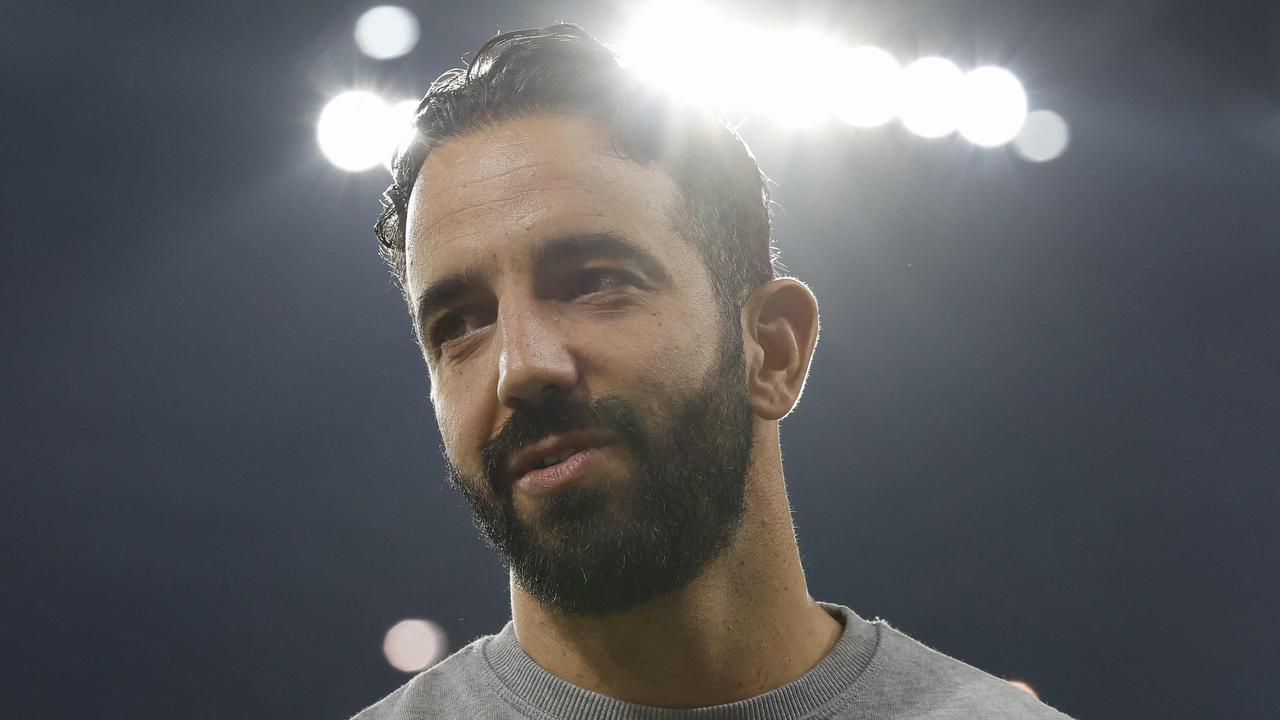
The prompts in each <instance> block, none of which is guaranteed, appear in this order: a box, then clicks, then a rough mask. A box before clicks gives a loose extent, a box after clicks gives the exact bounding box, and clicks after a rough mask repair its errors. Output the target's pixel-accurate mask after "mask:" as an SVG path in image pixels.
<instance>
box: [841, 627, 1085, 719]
mask: <svg viewBox="0 0 1280 720" xmlns="http://www.w3.org/2000/svg"><path fill="white" fill-rule="evenodd" d="M876 624H877V625H880V627H881V631H880V648H879V651H878V652H877V653H876V657H875V659H874V660H873V661H872V664H871V667H869V668H868V673H867V674H868V675H869V676H870V679H871V680H872V685H873V687H874V692H873V693H872V695H873V696H875V697H876V698H877V700H878V701H881V702H883V703H884V704H885V709H886V710H889V709H891V708H892V709H893V710H894V711H895V712H894V714H891V715H890V716H891V717H899V716H901V717H913V718H921V719H923V718H929V719H930V720H947V719H949V718H969V717H981V718H988V719H991V720H995V719H1001V720H1003V719H1006V718H1007V719H1008V720H1014V719H1015V718H1016V719H1017V720H1024V719H1031V720H1041V719H1043V720H1070V718H1069V717H1068V716H1066V715H1064V714H1062V713H1061V712H1059V711H1057V710H1055V709H1054V708H1052V707H1050V706H1048V705H1046V704H1044V703H1042V702H1040V701H1039V700H1037V699H1036V698H1035V697H1033V696H1032V695H1031V694H1030V693H1027V692H1025V691H1023V690H1021V689H1019V688H1017V687H1015V686H1014V685H1013V684H1011V683H1009V682H1008V681H1007V680H1002V679H1000V678H998V677H995V676H994V675H991V674H989V673H986V672H983V671H982V670H979V669H978V668H975V667H973V666H972V665H969V664H967V663H964V662H962V661H960V660H957V659H955V658H953V657H950V656H948V655H944V654H942V653H940V652H938V651H937V650H934V649H932V648H929V647H926V646H925V645H924V644H922V643H920V642H919V641H917V640H915V639H913V638H911V637H909V636H907V635H905V634H904V633H902V632H900V631H898V630H896V629H894V628H892V627H890V626H889V624H888V623H886V622H884V621H883V620H880V621H877V623H876ZM864 699H866V698H864Z"/></svg>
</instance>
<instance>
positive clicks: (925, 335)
mask: <svg viewBox="0 0 1280 720" xmlns="http://www.w3.org/2000/svg"><path fill="white" fill-rule="evenodd" d="M367 7H368V5H367V4H362V3H350V2H305V3H304V2H280V3H249V2H221V3H190V4H182V3H166V2H128V1H125V2H116V3H87V2H85V3H79V4H78V5H77V4H73V3H54V2H39V3H37V2H17V3H15V2H0V85H2V87H3V95H2V96H0V97H2V98H3V100H2V101H0V102H3V115H2V116H0V117H2V118H3V121H2V123H0V157H2V158H3V160H4V171H3V174H2V175H0V177H2V178H3V184H2V185H0V273H2V281H0V307H2V308H3V311H0V329H2V335H0V337H2V338H3V344H4V352H3V354H0V363H3V365H2V368H3V378H4V383H3V395H2V396H0V397H2V401H0V403H2V407H3V412H2V413H0V422H2V423H3V427H2V428H0V429H2V430H3V432H2V433H0V437H2V438H3V447H2V448H0V450H2V452H0V550H2V554H0V558H2V559H0V563H2V564H0V619H2V622H0V647H3V648H4V650H5V651H4V653H3V656H4V660H3V663H4V665H3V678H4V679H3V682H2V684H0V706H2V707H3V709H0V714H3V715H4V716H5V717H15V718H19V717H20V718H28V717H31V718H34V717H40V718H73V717H74V718H79V717H97V718H167V717H196V718H215V717H216V718H223V717H263V718H267V717H272V718H274V717H323V718H345V717H347V716H348V715H350V714H351V713H353V712H355V711H357V710H359V709H360V708H362V707H363V706H365V705H366V704H368V703H370V702H372V701H373V700H375V699H377V698H378V697H381V696H382V695H383V694H385V693H386V692H388V691H390V690H391V689H393V688H394V687H396V686H398V685H399V684H400V683H402V682H403V681H404V680H405V679H407V676H406V675H404V674H402V673H399V672H397V671H395V670H393V669H392V668H390V667H389V666H388V665H387V663H386V661H385V660H384V658H383V656H382V651H381V641H382V635H383V633H384V632H385V631H386V629H387V628H388V627H389V626H390V625H392V624H393V623H394V622H396V621H397V620H400V619H401V618H405V617H427V618H431V619H433V620H435V621H437V622H439V623H440V624H442V625H443V626H444V627H445V629H446V630H447V631H448V632H449V635H450V639H451V649H457V648H458V647H460V646H461V645H463V644H465V643H466V642H469V641H470V640H472V639H474V638H475V637H477V636H479V635H482V634H486V633H491V632H496V631H497V630H498V629H500V628H501V626H502V625H503V623H505V622H506V620H507V619H508V617H509V607H508V598H507V595H506V579H505V574H504V572H503V571H502V569H501V567H500V566H499V565H498V564H497V561H496V560H495V559H494V558H493V557H492V556H491V555H490V554H489V551H487V550H486V549H485V548H484V547H483V546H482V545H481V543H480V541H479V539H478V536H477V533H476V531H475V530H474V529H473V528H472V527H471V525H470V517H469V515H468V512H467V510H466V506H465V504H464V503H463V501H462V500H461V499H460V498H458V497H456V496H455V495H454V494H453V493H452V491H451V490H449V488H448V486H447V485H446V484H445V482H444V479H443V476H442V464H441V462H440V458H439V450H438V445H439V437H438V434H437V431H436V427H435V418H434V416H433V415H432V411H431V408H430V404H429V401H428V399H427V397H426V394H427V390H428V387H427V379H426V372H425V368H424V367H423V365H422V361H421V359H420V357H419V355H418V354H417V352H416V349H415V347H414V345H413V342H412V337H411V334H410V326H409V322H408V318H407V316H406V315H405V312H404V308H403V305H402V304H401V302H400V299H399V297H398V295H397V291H396V289H395V288H394V287H393V286H392V284H391V282H390V277H389V275H388V274H387V272H386V270H385V269H384V268H383V266H382V265H381V261H380V260H379V258H378V256H377V252H376V242H375V240H374V239H373V236H372V233H371V226H372V222H373V219H374V216H375V214H376V209H377V195H378V193H379V192H380V191H381V190H382V188H383V187H384V185H385V184H386V181H387V178H386V177H385V174H384V173H383V172H382V171H381V170H378V171H373V172H368V173H362V174H347V173H343V172H340V171H338V170H336V169H335V168H333V167H332V166H330V165H329V164H328V163H327V162H326V161H325V160H324V159H323V158H322V157H321V155H320V154H319V152H318V150H317V147H316V143H315V140H314V128H315V125H314V123H315V118H316V115H317V114H318V112H319V109H320V107H321V106H322V105H323V103H324V102H325V100H326V99H327V98H328V97H330V96H331V95H333V94H336V93H337V92H339V91H341V90H345V89H348V88H351V87H354V86H355V85H357V84H361V83H363V84H366V85H369V84H371V85H373V86H376V87H378V88H381V89H384V90H386V91H388V92H389V93H390V94H394V95H399V96H404V97H408V96H419V95H421V94H422V92H424V90H425V87H426V84H427V83H428V82H429V80H430V79H432V78H434V77H435V76H436V75H437V74H438V73H439V72H440V71H441V70H443V69H445V68H447V67H452V66H454V65H456V64H458V61H459V59H460V57H461V56H462V55H463V54H464V53H466V52H469V51H471V50H473V49H474V48H475V47H476V46H478V45H479V44H480V42H482V41H483V40H484V39H486V38H487V37H488V36H490V35H491V34H493V33H494V32H497V31H499V30H510V29H515V28H518V27H526V26H532V25H546V24H550V23H552V22H554V21H558V20H565V21H572V22H578V23H580V24H582V25H583V26H584V27H586V28H587V30H588V31H591V32H593V33H595V34H597V35H598V36H600V37H601V38H602V39H606V40H609V39H612V37H611V35H612V34H613V33H615V32H616V30H617V21H618V18H619V14H620V7H619V6H618V5H616V4H615V3H583V2H568V1H567V0H566V1H565V2H543V1H538V2H526V3H519V4H511V5H506V6H504V5H502V4H498V3H492V2H467V3H461V2H450V3H409V4H408V7H411V8H412V9H414V10H415V12H416V13H417V14H418V16H419V17H420V18H421V20H422V24H423V37H422V41H421V42H420V43H419V45H418V47H417V49H416V50H415V51H414V52H413V53H411V54H410V55H408V56H406V57H405V58H402V59H399V60H394V61H389V62H385V63H378V62H375V61H373V60H369V59H367V58H364V57H363V56H361V55H359V53H358V52H357V51H356V49H355V47H354V44H353V42H352V40H351V34H350V28H351V24H352V22H353V21H354V19H355V18H356V17H357V16H358V15H359V14H360V13H361V12H362V11H363V10H364V9H366V8H367ZM751 7H755V8H756V10H755V12H756V14H757V15H758V16H759V17H760V18H761V21H762V22H765V21H773V22H780V21H785V20H789V19H792V16H791V15H787V14H783V13H782V11H781V10H779V9H777V7H776V5H774V4H769V3H763V2H759V3H749V4H746V3H738V4H737V5H736V8H737V12H738V14H740V15H744V16H750V15H751V14H752V12H753V11H752V10H751V9H750V8H751ZM796 12H797V13H801V12H802V11H799V10H798V11H796ZM803 13H808V14H809V15H810V16H813V15H821V16H822V17H825V18H827V19H828V25H829V29H830V30H832V31H834V32H838V33H842V34H844V35H845V36H847V37H849V38H851V39H858V40H862V41H866V42H877V43H880V44H882V45H883V46H885V47H887V48H889V49H890V50H891V51H892V52H894V54H895V55H897V56H898V57H899V58H901V59H910V58H912V57H916V56H920V55H924V54H933V53H936V54H941V55H944V56H947V57H950V58H952V59H954V60H956V61H957V62H958V63H959V64H960V65H961V66H962V67H972V66H974V65H976V64H979V63H980V62H996V63H1001V64H1005V65H1006V66H1008V67H1010V68H1011V69H1013V70H1014V71H1015V72H1016V73H1018V74H1019V76H1021V77H1022V78H1023V79H1024V81H1025V82H1026V84H1027V88H1028V93H1029V96H1030V100H1031V105H1032V107H1033V108H1038V107H1046V108H1052V109H1054V110H1056V111H1058V112H1060V113H1061V114H1062V115H1063V116H1064V117H1066V118H1067V120H1068V121H1069V122H1070V123H1071V127H1072V132H1073V135H1072V144H1071V146H1070V148H1069V149H1068V150H1067V152H1066V154H1065V155H1063V156H1062V157H1061V158H1059V159H1058V160H1056V161H1054V162H1051V163H1047V164H1043V165H1035V164H1030V163H1027V162H1024V161H1021V160H1019V159H1017V158H1016V157H1014V156H1013V154H1012V153H1011V152H1009V151H1007V150H1006V149H999V150H987V151H982V150H977V149H975V148H973V147H972V146H969V145H968V144H966V143H964V142H962V141H960V140H958V139H954V138H952V139H944V140H938V141H924V140H921V139H919V138H914V137H912V136H910V135H908V134H907V133H906V132H905V131H903V130H902V129H901V128H900V127H897V126H889V127H886V128H884V129H879V130H875V131H855V130H852V129H849V128H839V127H830V128H825V129H819V130H814V131H807V132H797V133H784V132H782V131H780V130H778V129H777V128H774V127H773V126H771V125H769V124H768V123H767V122H762V121H757V120H755V119H750V118H749V119H748V121H747V123H746V124H745V125H744V126H743V129H742V132H743V134H744V137H745V138H746V140H747V141H748V143H750V144H751V146H752V148H753V149H754V151H755V152H756V154H757V156H758V158H759V159H760V161H761V163H762V165H763V167H764V169H765V171H766V172H767V173H769V175H770V176H771V177H772V178H773V179H774V180H775V181H776V182H777V187H776V189H775V199H776V200H777V201H778V203H779V205H780V208H779V210H778V213H777V222H776V236H777V239H778V243H779V245H780V246H781V247H782V251H783V258H784V260H785V261H786V264H787V266H788V267H789V268H790V270H791V271H792V272H793V273H794V274H796V275H797V276H799V277H800V278H802V279H804V280H805V281H807V282H808V283H810V285H811V287H813V289H814V291H815V292H816V294H817V296H818V299H819V303H820V306H821V310H822V316H823V335H822V340H821V342H820V344H819V346H818V351H817V356H816V359H815V361H814V365H813V370H812V375H811V377H810V380H809V384H808V386H807V389H806V392H805V396H804V398H803V400H802V401H801V404H800V406H799V409H798V410H797V411H796V412H795V414H793V415H792V416H791V417H790V418H789V419H788V420H786V421H785V422H784V423H783V450H784V454H785V460H786V470H787V479H788V486H789V488H790V492H791V498H792V503H793V507H794V510H795V519H796V524H797V532H798V535H799V539H800V546H801V551H802V554H803V557H804V561H805V567H806V571H807V575H808V579H809V584H810V592H811V594H812V595H813V596H814V597H816V598H818V599H823V600H830V601H834V602H840V603H843V604H847V605H849V606H851V607H853V608H854V609H855V610H856V611H857V612H859V613H860V614H861V615H863V616H864V617H869V618H870V617H884V618H885V619H887V620H888V621H889V622H890V623H892V624H893V625H895V626H896V627H898V628H900V629H902V630H904V631H906V632H907V633H909V634H911V635H913V636H914V637H917V638H919V639H920V640H922V641H923V642H925V643H926V644H928V645H930V646H932V647H935V648H937V649H939V650H942V651H944V652H947V653H949V654H952V655H954V656H956V657H959V658H960V659H962V660H965V661H967V662H969V663H971V664H974V665H977V666H978V667H981V668H983V669H985V670H988V671H989V672H992V673H994V674H997V675H1000V676H1003V677H1019V678H1023V679H1025V680H1027V681H1029V682H1030V683H1031V684H1032V685H1033V686H1035V687H1036V688H1037V689H1038V690H1039V692H1040V694H1041V696H1042V697H1043V698H1044V699H1045V700H1046V701H1048V702H1049V703H1050V704H1052V705H1054V706H1056V707H1058V708H1059V709H1061V710H1063V711H1064V712H1067V713H1069V714H1071V715H1072V716H1075V717H1078V718H1112V717H1116V718H1120V717H1126V718H1128V717H1153V718H1154V717H1161V718H1200V717H1233V718H1262V717H1269V716H1273V713H1274V711H1275V708H1276V707H1277V706H1280V690H1277V684H1276V682H1275V677H1276V674H1277V670H1280V639H1278V636H1277V625H1278V624H1277V623H1276V621H1275V620H1274V617H1273V616H1274V608H1275V606H1276V601H1277V598H1278V597H1280V592H1278V590H1280V563H1278V562H1277V550H1280V530H1278V529H1277V523H1276V522H1275V517H1276V516H1277V514H1278V511H1280V490H1277V487H1278V484H1277V479H1278V478H1280V442H1278V441H1277V435H1280V311H1278V308H1280V281H1278V280H1277V276H1278V274H1280V231H1278V228H1280V7H1278V6H1276V5H1275V4H1274V3H1270V2H1230V3H1203V2H1189V1H1187V2H1125V3H1111V4H1107V5H1104V4H1096V3H1094V4H1089V3H1057V4H1053V5H1050V4H1047V3H1023V4H1020V5H1015V4H1012V3H996V2H987V3H979V2H941V1H939V2H898V3H883V4H878V5H877V4H871V3H849V4H843V5H841V4H835V3H827V4H825V5H820V4H817V3H812V2H811V3H805V4H803ZM797 66H798V67H799V64H797Z"/></svg>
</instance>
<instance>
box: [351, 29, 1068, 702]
mask: <svg viewBox="0 0 1280 720" xmlns="http://www.w3.org/2000/svg"><path fill="white" fill-rule="evenodd" d="M416 122H417V130H418V132H417V134H416V137H415V139H414V140H413V141H412V142H411V143H410V144H409V145H407V146H406V147H405V148H403V149H402V151H401V153H400V155H399V157H398V158H397V161H396V163H395V170H394V175H395V182H394V183H393V184H392V186H391V187H390V188H389V189H388V191H387V193H386V194H385V196H384V204H385V212H384V213H383V216H382V218H381V219H380V220H379V223H378V235H379V238H380V239H381V240H382V242H383V245H384V248H383V253H384V256H385V257H386V259H387V260H388V261H389V263H390V264H391V267H392V268H393V270H394V272H395V275H396V277H397V279H398V281H399V282H400V283H401V285H402V287H403V290H404V294H405V298H406V301H407V303H408V306H409V312H410V315H411V317H412V319H413V322H414V327H415V331H416V333H417V337H418V340H419V343H420V345H421V349H422V352H423V355H424V359H425V360H426V363H427V368H428V372H429V374H430V377H431V401H432V404H433V406H434V408H435V413H436V417H437V420H438V422H439V426H440V434H441V437H442V439H443V441H444V448H443V449H444V453H445V458H446V466H447V471H448V477H449V480H450V483H451V484H452V485H453V487H454V488H456V489H457V490H458V491H459V492H460V493H462V495H463V496H464V497H465V498H466V500H467V502H468V503H469V505H470V507H471V510H472V512H473V514H474V518H475V522H476V525H477V527H478V528H479V530H480V531H481V533H482V535H483V537H484V539H485V541H486V543H487V544H489V545H490V546H491V547H492V548H493V549H494V550H495V551H496V552H497V553H498V554H499V555H500V557H501V558H502V560H503V562H504V565H505V566H506V567H508V568H509V570H510V593H511V608H512V616H513V617H512V621H511V622H509V623H508V624H507V625H506V627H504V628H503V629H502V631H501V632H499V633H498V634H497V635H491V636H486V637H483V638H480V639H478V640H476V641H475V642H472V643H471V644H470V645H468V646H466V647H465V648H463V649H461V650H459V651H458V652H456V653H454V654H453V655H452V656H450V657H449V658H447V659H446V660H444V661H443V662H441V663H439V664H438V665H436V666H435V667H434V668H432V669H430V670H428V671H426V672H424V673H422V674H420V675H418V676H417V677H416V678H414V679H413V680H411V681H410V682H409V683H408V684H406V685H405V686H403V687H401V688H400V689H399V690H397V691H395V692H394V693H392V694H391V695H390V696H388V697H387V698H385V699H383V700H382V701H381V702H379V703H377V704H376V705H374V706H372V707H370V708H368V709H366V710H365V711H364V712H362V713H361V714H360V715H359V716H357V717H358V718H361V719H364V720H373V719H375V718H387V719H391V718H395V719H407V718H428V717H431V718H435V717H468V718H597V717H599V718H606V717H607V718H631V717H646V718H647V717H664V718H667V717H670V718H679V717H686V716H687V717H717V718H721V717H723V718H729V717H733V718H738V717H741V718H748V717H750V718H757V717H758V718H800V717H840V718H845V717H849V718H853V717H858V718H900V717H901V718H906V717H911V718H922V717H929V718H970V717H984V718H995V717H998V718H1014V717H1017V718H1062V717H1065V716H1063V715H1061V714H1060V713H1058V712H1056V711H1054V710H1053V709H1051V708H1049V707H1048V706H1045V705H1042V704H1040V703H1039V702H1037V701H1036V700H1035V699H1033V697H1032V696H1031V695H1030V694H1028V693H1026V692H1023V691H1021V690H1018V689H1017V688H1015V687H1014V686H1012V685H1011V684H1009V683H1007V682H1005V681H1003V680H999V679H997V678H994V677H992V676H990V675H987V674H985V673H983V672H981V671H979V670H976V669H974V668H972V667H970V666H968V665H965V664H963V663H961V662H959V661H956V660H953V659H951V658H948V657H946V656H943V655H941V654H938V653H936V652H934V651H932V650H929V649H928V648H925V647H924V646H922V645H920V644H918V643H916V642H915V641H913V640H911V639H910V638H907V637H906V636H904V635H902V634H901V633H899V632H898V631H896V630H894V629H892V628H891V627H889V626H888V625H886V624H884V623H883V622H876V623H871V622H867V621H865V620H863V619H862V618H860V617H858V616H857V615H856V614H854V613H853V611H852V610H850V609H849V608H848V607H845V606H842V605H837V604H833V603H820V602H816V601H815V600H813V599H812V598H811V597H810V596H809V594H808V591H807V589H806V584H805V577H804V572H803V569H802V567H801V563H800V556H799V552H798V549H797V545H796V539H795V534H794V530H793V527H792V524H791V511H790V507H789V504H788V500H787V493H786V487H785V484H784V480H783V472H782V461H781V456H780V450H779V436H778V422H779V420H781V419H782V418H783V417H784V416H786V415H787V414H788V413H789V412H790V411H791V410H792V408H793V407H794V406H795V404H796V402H797V400H798V399H799V397H800V394H801V391H802V390H803V387H804V382H805V378H806V376H807V374H808V370H809V361H810V358H811V357H812V355H813V351H814V348H815V346H816V344H817V339H818V308H817V303H816V301H815V299H814V296H813V294H812V293H811V292H810V291H809V289H808V288H807V287H806V286H805V285H804V284H802V283H800V282H799V281H797V280H795V279H793V278H789V277H779V276H778V273H777V272H776V271H775V263H776V259H777V258H776V253H775V252H774V251H773V249H772V247H771V244H770V237H769V213H768V193H767V190H766V186H765V183H764V178H763V176H762V175H761V173H760V170H759V168H758V166H757V165H756V163H755V160H754V158H752V156H751V154H750V152H749V151H748V150H747V148H746V146H745V145H744V144H743V143H742V142H741V140H740V139H739V138H738V137H737V136H736V135H735V134H734V133H733V132H732V130H730V129H729V128H728V127H727V126H726V125H724V123H723V122H722V121H721V120H719V119H717V118H716V117H713V116H710V115H707V114H704V113H700V112H698V111H697V110H695V109H691V108H688V107H681V106H678V105H676V104H674V102H673V101H671V100H668V99H665V98H664V97H663V96H662V95H661V94H659V93H656V92H655V91H653V90H651V89H650V88H647V87H646V86H644V85H643V84H642V83H639V82H638V81H637V80H635V79H634V78H632V77H631V76H630V75H629V74H628V73H627V72H626V71H624V70H623V69H621V68H619V66H618V64H617V62H616V60H615V58H614V56H613V55H612V53H611V52H610V51H608V50H607V49H606V48H604V47H603V46H602V45H600V44H598V43H597V42H596V41H594V40H593V39H591V38H590V37H589V36H588V35H586V33H584V32H583V31H582V30H580V29H579V28H577V27H575V26H571V25H559V26H555V27H550V28H546V29H543V30H529V31H519V32H513V33H507V34H504V35H500V36H498V37H496V38H494V39H492V40H490V41H489V42H488V43H487V44H486V45H484V46H483V47H482V48H481V49H480V50H479V51H478V52H477V54H476V56H475V58H474V60H473V61H472V63H471V65H470V66H469V67H468V68H466V69H458V70H453V71H450V72H448V73H446V74H445V75H443V76H441V78H440V79H438V80H437V81H436V82H435V83H433V84H432V86H431V90H430V92H429V93H428V94H427V97H426V98H425V99H424V100H423V102H422V104H421V105H420V107H419V110H418V114H417V121H416Z"/></svg>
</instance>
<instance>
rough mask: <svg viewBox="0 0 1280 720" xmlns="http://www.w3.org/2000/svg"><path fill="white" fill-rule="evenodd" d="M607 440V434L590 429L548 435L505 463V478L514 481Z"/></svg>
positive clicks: (598, 445) (605, 442) (603, 443)
mask: <svg viewBox="0 0 1280 720" xmlns="http://www.w3.org/2000/svg"><path fill="white" fill-rule="evenodd" d="M608 442H609V436H608V435H607V434H605V433H603V432H600V431H592V430H579V431H574V432H568V433H556V434H554V435H548V436H547V437H545V438H543V439H542V440H539V441H538V442H536V443H534V444H532V445H529V446H527V447H526V448H524V449H523V450H522V451H520V452H519V453H518V454H517V455H516V456H515V458H513V459H512V461H511V462H510V463H509V464H508V465H507V478H508V480H509V481H511V482H515V481H516V480H519V479H520V478H521V477H523V476H524V475H526V474H528V473H529V472H530V471H532V470H538V469H541V468H546V467H551V466H554V465H556V464H557V463H559V462H561V461H564V460H567V459H569V458H570V457H572V456H573V455H574V453H576V452H579V451H582V450H588V449H590V448H597V447H600V446H601V445H605V444H607V443H608Z"/></svg>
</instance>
